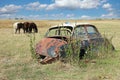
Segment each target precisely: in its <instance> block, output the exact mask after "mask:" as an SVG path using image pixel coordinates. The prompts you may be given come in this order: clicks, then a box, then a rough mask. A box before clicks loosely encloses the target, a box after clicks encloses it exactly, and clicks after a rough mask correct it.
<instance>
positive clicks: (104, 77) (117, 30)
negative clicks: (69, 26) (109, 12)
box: [0, 20, 120, 80]
mask: <svg viewBox="0 0 120 80" xmlns="http://www.w3.org/2000/svg"><path fill="white" fill-rule="evenodd" d="M65 21H66V20H62V21H61V20H56V21H55V20H34V22H35V23H36V24H37V25H38V28H39V33H37V34H35V37H36V39H35V43H37V42H38V41H39V40H40V39H41V38H43V37H44V34H45V32H46V30H47V29H48V28H49V27H50V26H51V25H55V24H60V23H63V22H65ZM67 21H69V22H88V23H92V24H94V25H96V26H97V28H98V30H99V31H100V33H102V35H106V36H107V37H108V38H111V37H112V36H113V39H112V43H113V45H114V46H115V48H116V51H115V52H113V53H112V54H108V55H107V56H106V58H98V59H95V61H96V62H95V63H91V62H89V63H83V62H82V61H81V66H72V65H70V64H68V63H66V64H64V63H61V62H59V61H58V62H56V63H53V64H47V65H41V64H40V63H38V62H37V61H34V60H33V59H32V58H31V53H30V46H29V44H30V41H29V37H28V36H27V34H23V33H21V34H14V32H13V28H12V24H13V23H14V22H17V21H16V20H0V80H120V69H119V68H120V20H87V21H84V20H82V21H80V20H75V21H74V20H67ZM19 22H24V21H19Z"/></svg>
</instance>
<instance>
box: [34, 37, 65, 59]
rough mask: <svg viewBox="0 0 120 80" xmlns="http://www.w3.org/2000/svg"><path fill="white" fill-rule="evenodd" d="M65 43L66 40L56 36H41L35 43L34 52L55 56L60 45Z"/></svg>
mask: <svg viewBox="0 0 120 80" xmlns="http://www.w3.org/2000/svg"><path fill="white" fill-rule="evenodd" d="M65 44H67V42H66V41H65V40H63V39H60V38H58V37H57V38H55V37H47V38H43V39H42V40H41V41H40V42H39V43H38V44H37V45H36V53H37V54H39V55H43V56H47V57H56V56H57V55H58V54H59V49H60V47H61V46H62V45H65Z"/></svg>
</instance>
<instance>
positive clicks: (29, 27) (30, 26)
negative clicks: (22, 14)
mask: <svg viewBox="0 0 120 80" xmlns="http://www.w3.org/2000/svg"><path fill="white" fill-rule="evenodd" d="M23 29H24V33H32V31H34V33H37V32H38V29H37V25H36V24H35V23H34V22H31V23H30V22H24V28H23Z"/></svg>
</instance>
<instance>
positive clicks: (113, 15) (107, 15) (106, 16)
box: [101, 12, 116, 18]
mask: <svg viewBox="0 0 120 80" xmlns="http://www.w3.org/2000/svg"><path fill="white" fill-rule="evenodd" d="M115 16H116V15H115V14H114V13H113V12H110V13H108V14H102V15H101V17H102V18H113V17H115Z"/></svg>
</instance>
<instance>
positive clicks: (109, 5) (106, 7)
mask: <svg viewBox="0 0 120 80" xmlns="http://www.w3.org/2000/svg"><path fill="white" fill-rule="evenodd" d="M102 7H103V8H105V9H107V10H108V11H112V10H113V9H112V5H111V4H109V3H106V4H104V5H103V6H102Z"/></svg>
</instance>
